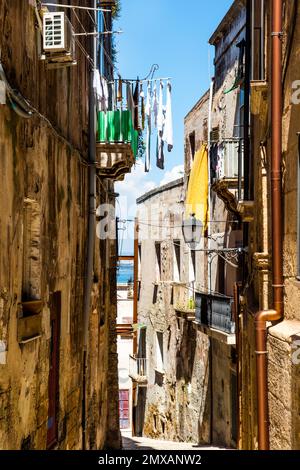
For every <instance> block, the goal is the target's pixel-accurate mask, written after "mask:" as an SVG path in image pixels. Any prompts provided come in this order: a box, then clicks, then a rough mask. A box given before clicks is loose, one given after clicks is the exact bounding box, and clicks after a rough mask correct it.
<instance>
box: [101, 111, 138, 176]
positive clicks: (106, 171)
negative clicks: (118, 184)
mask: <svg viewBox="0 0 300 470" xmlns="http://www.w3.org/2000/svg"><path fill="white" fill-rule="evenodd" d="M137 146H138V133H137V131H135V130H134V128H133V124H132V114H131V112H130V111H127V110H125V111H121V110H116V111H107V112H104V111H100V112H99V113H98V137H97V144H96V160H97V163H96V166H97V173H98V175H99V176H101V177H103V178H108V179H112V180H115V181H121V180H123V179H124V176H125V175H126V173H130V171H131V168H132V166H133V164H134V162H135V156H136V154H137Z"/></svg>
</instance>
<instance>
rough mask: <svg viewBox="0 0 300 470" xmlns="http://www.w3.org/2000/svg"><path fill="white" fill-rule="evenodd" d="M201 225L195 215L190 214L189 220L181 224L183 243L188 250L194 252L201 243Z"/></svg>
mask: <svg viewBox="0 0 300 470" xmlns="http://www.w3.org/2000/svg"><path fill="white" fill-rule="evenodd" d="M202 229H203V224H202V222H201V221H200V220H197V219H196V217H195V214H191V216H190V218H189V219H185V220H183V222H182V233H183V238H184V241H185V243H186V244H187V245H189V247H190V249H191V250H193V251H195V250H196V248H197V246H198V245H199V243H200V241H201V234H202Z"/></svg>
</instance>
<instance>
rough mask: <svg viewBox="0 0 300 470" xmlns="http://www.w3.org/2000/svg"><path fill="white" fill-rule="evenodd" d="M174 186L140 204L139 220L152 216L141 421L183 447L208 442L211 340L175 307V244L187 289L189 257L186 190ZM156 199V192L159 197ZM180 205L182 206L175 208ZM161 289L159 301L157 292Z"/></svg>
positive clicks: (141, 314)
mask: <svg viewBox="0 0 300 470" xmlns="http://www.w3.org/2000/svg"><path fill="white" fill-rule="evenodd" d="M171 186H172V185H169V186H168V187H166V188H162V189H161V192H159V193H158V194H152V196H151V197H149V198H148V199H147V200H146V201H144V202H141V203H139V209H138V217H139V219H140V220H145V214H146V213H150V210H151V209H150V207H156V208H157V207H158V210H154V211H153V212H152V214H153V217H152V218H151V221H150V223H151V224H153V227H152V233H151V234H150V233H148V230H149V228H148V226H146V225H143V224H140V229H139V230H140V231H139V239H140V243H141V253H142V256H141V272H140V279H141V292H140V300H139V304H138V321H139V323H143V324H145V325H147V330H146V344H147V354H146V357H147V375H148V386H147V389H146V391H145V392H144V393H145V398H144V399H145V402H144V404H145V407H144V410H143V409H141V408H142V404H143V398H142V393H140V394H139V396H140V399H141V402H140V406H139V416H140V417H143V416H144V426H143V432H144V434H145V435H146V436H149V437H155V438H163V439H173V440H178V441H192V442H196V443H198V442H206V443H207V442H209V440H210V424H209V407H210V395H209V356H208V347H209V342H208V338H207V337H206V336H205V335H203V334H202V333H200V332H197V331H196V330H194V328H193V324H192V323H191V322H188V321H186V320H185V319H183V318H180V317H179V316H178V315H176V312H175V310H174V305H172V290H173V287H172V284H173V280H174V272H173V264H174V253H173V240H180V243H181V260H182V269H181V280H180V282H181V283H183V284H185V285H186V286H187V285H188V281H189V256H188V255H189V253H188V251H187V247H186V246H185V245H184V244H183V239H182V232H181V228H180V226H181V212H182V210H183V195H184V186H183V181H182V180H181V182H180V184H179V185H178V184H177V186H175V187H171ZM154 193H155V191H154ZM176 203H177V204H176ZM164 209H166V210H167V214H168V212H173V213H176V212H175V211H177V216H175V217H174V218H172V219H171V220H172V221H173V224H174V227H173V228H172V229H168V230H167V232H168V234H167V233H166V232H161V231H160V230H159V228H157V225H158V223H157V221H158V220H159V221H161V225H162V226H169V227H170V225H171V226H172V224H170V219H169V217H168V216H166V212H164ZM157 241H160V242H161V253H162V255H161V278H160V280H158V278H157V270H156V253H155V242H157ZM155 284H156V285H157V299H156V302H154V300H153V297H154V289H155V286H154V285H155ZM157 332H161V333H163V349H164V361H163V362H164V367H163V368H164V370H163V371H161V370H158V364H157V344H156V333H157Z"/></svg>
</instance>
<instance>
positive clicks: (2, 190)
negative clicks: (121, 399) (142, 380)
mask: <svg viewBox="0 0 300 470" xmlns="http://www.w3.org/2000/svg"><path fill="white" fill-rule="evenodd" d="M92 3H93V2H90V1H88V0H86V1H83V2H81V4H82V5H85V6H93V5H92ZM34 5H35V2H34V1H23V0H22V1H21V0H17V1H14V2H10V1H2V2H1V3H0V28H1V31H2V33H3V34H2V35H1V39H0V49H1V67H2V68H3V71H4V73H5V76H6V80H7V82H8V83H9V86H10V87H11V88H12V89H13V90H14V92H15V93H14V94H13V96H14V97H16V99H17V98H18V97H19V99H20V101H21V102H22V104H23V106H24V100H23V98H22V97H25V98H26V100H27V103H30V105H29V106H28V107H29V109H30V110H31V111H32V116H31V117H29V116H28V115H27V118H28V119H25V117H21V116H20V115H18V114H17V113H16V112H15V111H16V109H18V110H19V111H20V109H19V107H18V106H17V104H16V103H15V102H14V101H13V100H11V101H10V100H9V99H8V95H7V97H6V105H5V104H4V101H5V99H4V97H3V95H1V97H2V104H1V106H0V146H1V152H0V153H1V159H0V160H1V161H0V175H1V176H0V179H1V183H0V239H1V242H0V345H1V349H0V442H1V444H0V445H1V448H2V449H45V448H47V447H51V448H58V449H82V448H87V449H101V448H103V447H105V446H112V447H118V446H119V445H120V438H119V424H118V381H117V354H116V352H117V351H116V336H115V323H116V289H115V266H116V255H117V254H116V249H115V241H114V240H101V241H99V240H98V239H97V238H96V239H95V240H96V241H95V244H94V256H93V259H94V267H93V283H92V290H91V291H89V292H88V293H86V287H85V282H84V281H85V277H86V259H87V250H88V246H87V245H88V243H87V240H88V229H87V227H88V217H89V205H88V204H89V172H88V171H89V163H88V154H89V147H88V141H89V111H90V109H89V105H88V103H89V99H88V98H89V93H90V83H91V80H90V76H91V66H90V63H89V62H88V61H87V60H86V57H85V56H84V55H83V54H82V53H81V51H80V49H79V48H76V55H77V62H78V63H77V65H76V66H73V67H62V68H59V69H49V68H47V66H46V63H45V62H43V61H41V60H40V57H39V52H38V50H39V49H38V42H39V38H40V31H39V21H38V16H37V15H36V14H35V8H34ZM79 16H80V18H81V21H82V22H83V24H85V26H86V27H87V28H90V27H91V23H90V20H89V19H88V16H87V15H85V14H83V13H82V14H81V13H79ZM68 17H69V18H70V20H71V21H72V22H73V21H74V15H73V13H72V14H71V15H69V16H68ZM82 44H83V46H84V47H85V48H86V49H87V50H90V49H89V48H90V42H89V39H83V40H82ZM3 81H4V80H3V76H1V86H3ZM21 95H22V96H21ZM25 107H26V106H25ZM19 114H20V113H19ZM24 114H26V113H25V111H24ZM113 194H114V193H113V183H112V182H111V181H109V180H106V179H102V180H100V179H99V178H98V179H97V186H96V202H97V205H99V204H100V203H101V202H102V203H104V202H106V203H112V204H113V203H114V196H113ZM94 217H95V215H94ZM87 295H88V296H90V297H91V305H90V309H89V324H88V327H89V333H90V334H89V339H88V348H87V358H86V363H87V369H86V374H84V364H83V353H82V352H83V342H84V338H83V337H84V305H85V301H86V296H87ZM83 403H84V406H83Z"/></svg>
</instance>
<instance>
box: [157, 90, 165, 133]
mask: <svg viewBox="0 0 300 470" xmlns="http://www.w3.org/2000/svg"><path fill="white" fill-rule="evenodd" d="M163 93H164V85H163V82H162V81H161V82H160V84H159V99H158V112H157V131H158V132H162V131H163V127H164V107H163Z"/></svg>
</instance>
